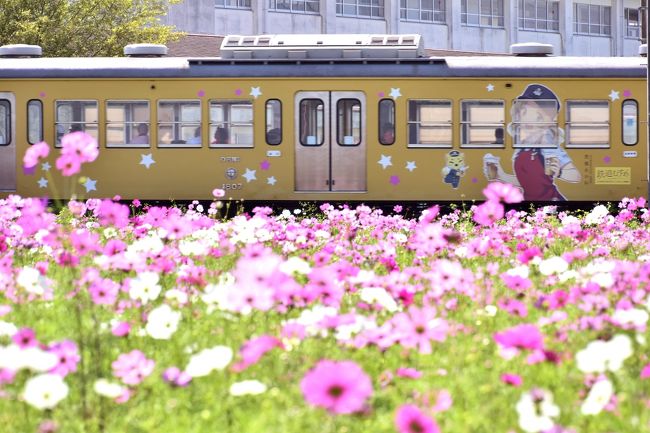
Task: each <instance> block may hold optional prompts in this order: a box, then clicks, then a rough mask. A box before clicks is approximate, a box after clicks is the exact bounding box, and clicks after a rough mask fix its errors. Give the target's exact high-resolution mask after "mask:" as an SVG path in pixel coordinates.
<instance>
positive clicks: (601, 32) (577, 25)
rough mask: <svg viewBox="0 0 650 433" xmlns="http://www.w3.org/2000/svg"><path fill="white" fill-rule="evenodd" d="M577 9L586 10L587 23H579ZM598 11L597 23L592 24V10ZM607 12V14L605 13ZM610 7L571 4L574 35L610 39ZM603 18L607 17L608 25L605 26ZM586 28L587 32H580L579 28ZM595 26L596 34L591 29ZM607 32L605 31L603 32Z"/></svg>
mask: <svg viewBox="0 0 650 433" xmlns="http://www.w3.org/2000/svg"><path fill="white" fill-rule="evenodd" d="M579 8H586V10H587V21H586V22H584V21H579V19H580V16H579V14H578V9H579ZM596 8H597V10H598V23H592V20H591V15H592V10H593V9H596ZM605 12H607V13H605ZM611 16H612V7H611V6H607V5H594V4H591V3H574V4H573V31H574V33H575V34H576V35H588V36H601V37H606V38H611V37H612V21H611ZM605 17H609V24H605ZM581 26H586V28H587V31H586V32H585V31H581V30H580V27H581ZM594 26H597V27H598V28H599V30H598V32H593V31H592V27H594ZM605 30H607V31H605Z"/></svg>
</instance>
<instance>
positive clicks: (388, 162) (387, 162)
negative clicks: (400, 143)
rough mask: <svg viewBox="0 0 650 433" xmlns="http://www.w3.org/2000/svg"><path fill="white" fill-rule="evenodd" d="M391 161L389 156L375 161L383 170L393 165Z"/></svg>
mask: <svg viewBox="0 0 650 433" xmlns="http://www.w3.org/2000/svg"><path fill="white" fill-rule="evenodd" d="M391 159H392V157H391V156H386V155H382V156H381V159H380V160H379V161H377V163H378V164H379V165H381V167H382V168H383V169H384V170H386V167H388V166H389V165H393V162H392V161H391Z"/></svg>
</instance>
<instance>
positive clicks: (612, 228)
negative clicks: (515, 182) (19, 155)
mask: <svg viewBox="0 0 650 433" xmlns="http://www.w3.org/2000/svg"><path fill="white" fill-rule="evenodd" d="M37 149H38V148H37ZM38 151H39V152H42V154H40V155H30V157H33V159H32V160H31V161H30V160H29V158H26V159H27V161H26V162H34V161H38V159H39V158H42V157H43V154H45V155H47V153H46V152H44V150H43V148H40V150H38ZM83 162H84V161H82V163H83ZM86 162H90V161H86ZM74 174H75V173H71V175H74ZM484 193H485V195H486V201H485V202H483V203H481V204H476V205H468V206H467V208H459V209H453V210H450V211H445V212H441V211H440V209H439V208H438V207H435V206H434V207H431V208H429V209H427V210H425V211H423V212H421V213H420V212H411V213H407V212H405V211H403V210H401V209H400V208H399V206H396V208H395V209H393V211H392V212H382V211H380V210H376V209H373V208H370V207H366V206H359V207H356V208H348V207H342V206H332V205H328V204H323V205H321V206H320V208H318V209H309V210H306V209H302V210H301V209H288V210H276V211H273V210H271V209H270V208H265V207H260V208H256V209H254V210H253V211H252V212H249V213H245V214H240V215H237V216H235V217H233V218H229V219H224V218H221V217H220V214H219V209H220V206H221V202H219V201H218V197H217V198H215V200H214V202H213V203H212V205H210V206H206V208H204V207H203V206H202V205H201V204H199V203H193V204H191V205H189V206H188V207H186V208H179V207H169V208H167V207H156V206H146V205H141V204H140V203H139V202H137V201H135V202H134V203H130V204H124V203H121V202H119V201H116V200H113V199H103V200H101V199H88V200H71V201H70V202H69V203H68V204H67V206H66V207H64V208H62V209H59V210H58V211H56V212H55V211H53V210H51V209H49V208H47V207H46V205H45V204H44V202H43V201H42V200H40V199H35V198H21V197H17V196H12V197H9V198H7V199H4V200H0V425H1V426H3V427H2V431H11V432H51V433H53V432H66V433H67V432H160V433H166V432H181V431H182V432H214V431H216V432H288V433H291V432H307V431H308V432H346V433H354V432H400V433H422V432H445V433H450V432H459V433H460V432H463V433H465V432H508V433H511V432H512V433H517V432H549V433H561V432H566V433H569V432H574V433H578V432H617V433H622V432H634V433H637V432H641V433H643V432H650V359H649V355H650V348H649V346H648V344H650V343H648V338H649V337H650V335H649V333H648V330H647V322H648V318H649V313H650V287H649V285H648V282H649V281H650V251H649V246H650V212H649V211H648V207H647V203H646V201H645V200H644V199H625V200H623V201H622V202H621V203H618V204H613V205H609V206H605V205H597V206H594V207H593V209H590V210H587V211H579V212H567V211H562V210H558V209H557V208H554V207H543V208H539V209H531V210H528V211H518V210H507V209H508V206H507V204H508V203H514V202H517V201H519V200H521V195H520V193H519V192H518V190H515V189H514V188H513V187H511V186H509V185H505V184H500V183H491V184H489V185H488V187H487V188H486V190H485V191H484ZM219 195H220V191H215V196H219Z"/></svg>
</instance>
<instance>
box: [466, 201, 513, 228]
mask: <svg viewBox="0 0 650 433" xmlns="http://www.w3.org/2000/svg"><path fill="white" fill-rule="evenodd" d="M504 212H505V211H504V209H503V205H502V204H501V203H499V202H498V201H493V200H488V201H486V202H484V203H482V204H480V205H478V206H477V207H476V208H475V210H474V215H473V216H472V219H473V220H474V221H475V222H476V223H477V224H480V225H482V226H491V225H492V224H494V223H495V222H497V221H498V220H500V219H501V218H503V215H504Z"/></svg>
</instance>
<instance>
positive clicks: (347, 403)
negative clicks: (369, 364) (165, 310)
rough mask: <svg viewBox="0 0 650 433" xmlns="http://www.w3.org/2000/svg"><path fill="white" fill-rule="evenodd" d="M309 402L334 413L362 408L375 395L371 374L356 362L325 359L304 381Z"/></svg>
mask: <svg viewBox="0 0 650 433" xmlns="http://www.w3.org/2000/svg"><path fill="white" fill-rule="evenodd" d="M300 389H301V390H302V394H303V396H304V398H305V400H307V402H308V403H309V404H311V405H313V406H318V407H322V408H324V409H327V410H328V411H329V412H331V413H333V414H350V413H355V412H359V411H361V410H362V409H363V408H364V406H365V404H366V400H367V399H368V398H369V397H370V395H371V394H372V382H371V380H370V377H369V376H368V375H367V374H366V373H365V372H364V371H363V369H362V368H361V367H359V365H358V364H357V363H355V362H353V361H339V362H337V361H330V360H326V359H325V360H321V361H319V362H318V364H316V366H315V367H314V368H312V369H311V370H309V371H308V372H307V374H305V376H304V377H303V379H302V381H301V382H300Z"/></svg>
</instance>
